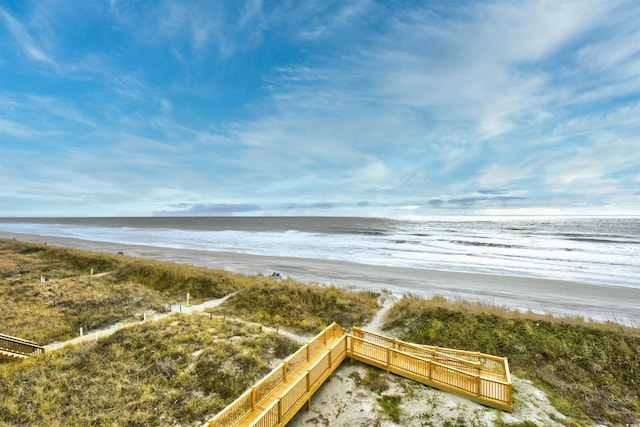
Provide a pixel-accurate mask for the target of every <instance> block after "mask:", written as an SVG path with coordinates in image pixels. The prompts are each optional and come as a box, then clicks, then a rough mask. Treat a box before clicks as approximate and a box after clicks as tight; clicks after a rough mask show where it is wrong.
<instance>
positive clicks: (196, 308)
mask: <svg viewBox="0 0 640 427" xmlns="http://www.w3.org/2000/svg"><path fill="white" fill-rule="evenodd" d="M233 295H235V293H232V294H229V295H227V296H224V297H222V298H218V299H214V300H210V301H206V302H204V303H202V304H195V305H191V306H189V307H185V306H179V305H172V306H171V311H168V312H166V313H152V312H150V313H148V314H146V313H143V314H142V317H143V320H133V321H128V322H118V323H116V324H114V325H111V326H109V327H108V328H105V329H99V330H95V331H83V335H81V336H78V337H75V338H72V339H70V340H67V341H62V342H54V343H51V344H48V345H45V346H44V348H45V351H55V350H59V349H61V348H63V347H66V346H68V345H76V344H80V343H83V342H88V341H91V340H94V341H98V340H100V339H101V338H106V337H108V336H110V335H113V334H114V333H116V332H118V331H120V330H122V329H125V328H130V327H132V326H135V325H139V324H140V323H144V322H153V321H158V320H160V319H164V318H166V317H167V316H171V315H173V314H176V313H184V314H193V313H203V312H204V310H206V309H208V308H213V307H217V306H219V305H220V304H222V303H224V302H225V301H226V300H227V299H229V298H231V297H232V296H233Z"/></svg>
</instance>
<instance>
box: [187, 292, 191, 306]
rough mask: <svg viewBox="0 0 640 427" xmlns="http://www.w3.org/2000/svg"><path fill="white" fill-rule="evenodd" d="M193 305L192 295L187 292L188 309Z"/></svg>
mask: <svg viewBox="0 0 640 427" xmlns="http://www.w3.org/2000/svg"><path fill="white" fill-rule="evenodd" d="M190 305H191V294H190V293H189V292H187V307H189V306H190Z"/></svg>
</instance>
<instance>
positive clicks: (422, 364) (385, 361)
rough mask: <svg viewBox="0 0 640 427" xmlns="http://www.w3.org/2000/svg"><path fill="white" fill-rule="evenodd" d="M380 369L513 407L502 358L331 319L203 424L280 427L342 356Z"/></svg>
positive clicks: (500, 406)
mask: <svg viewBox="0 0 640 427" xmlns="http://www.w3.org/2000/svg"><path fill="white" fill-rule="evenodd" d="M347 357H350V358H351V359H354V360H359V361H362V362H364V363H367V364H370V365H373V366H376V367H378V368H381V369H385V370H387V371H388V372H392V373H395V374H398V375H401V376H404V377H407V378H410V379H413V380H415V381H418V382H421V383H423V384H427V385H430V386H432V387H435V388H438V389H442V390H446V391H450V392H454V393H457V394H460V395H463V396H465V397H468V398H470V399H472V400H475V401H477V402H480V403H482V404H485V405H487V406H491V407H494V408H498V409H502V410H506V411H512V409H513V405H512V385H511V377H510V374H509V365H508V363H507V360H506V358H501V357H496V356H490V355H486V354H482V353H474V352H466V351H459V350H453V349H444V348H439V347H429V346H420V345H415V344H411V343H406V342H403V341H399V340H395V339H392V338H389V337H386V336H384V335H380V334H375V333H372V332H367V331H364V330H362V329H359V328H354V329H353V333H352V334H347V332H346V331H345V329H344V328H342V327H340V326H339V325H337V324H335V323H334V324H332V325H330V326H329V327H327V328H326V329H325V330H324V331H323V332H321V333H320V334H318V335H317V336H316V337H315V338H313V339H312V340H311V341H310V342H309V343H308V344H306V345H304V346H303V347H302V348H301V349H300V350H298V351H297V352H296V353H294V354H293V355H292V356H290V357H289V358H288V359H286V360H285V361H284V362H283V363H282V364H281V365H280V366H278V367H277V368H276V369H274V370H273V371H272V372H271V373H270V374H268V375H267V376H266V377H264V378H263V379H262V380H260V381H259V382H258V383H257V384H256V385H254V386H253V387H251V388H250V389H249V390H247V391H246V392H245V393H244V394H243V395H242V396H240V397H239V398H238V399H236V400H235V401H234V402H233V403H231V404H230V405H229V406H227V407H226V408H225V409H224V410H222V411H221V412H220V413H219V414H217V415H216V416H215V417H214V418H213V419H211V420H210V421H209V423H208V426H209V427H214V426H216V427H218V426H225V427H227V426H229V427H231V426H260V427H272V426H284V425H286V424H287V423H288V422H289V421H290V420H291V419H292V418H293V416H294V415H295V414H296V413H297V412H298V411H299V410H300V408H302V407H303V406H304V404H305V403H308V404H309V405H310V404H311V397H312V396H313V394H314V393H315V392H316V391H317V390H318V389H319V388H320V387H321V386H322V384H323V383H324V382H325V381H326V380H327V379H328V378H330V377H331V375H332V374H333V372H334V371H335V370H336V368H337V367H338V366H339V365H340V364H341V363H342V362H343V361H344V360H345V359H346V358H347Z"/></svg>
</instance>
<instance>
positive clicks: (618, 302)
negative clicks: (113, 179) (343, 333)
mask: <svg viewBox="0 0 640 427" xmlns="http://www.w3.org/2000/svg"><path fill="white" fill-rule="evenodd" d="M0 237H2V238H6V239H12V238H15V239H16V240H22V241H28V242H38V243H45V242H46V243H47V244H51V245H57V246H66V247H73V248H80V249H87V250H92V251H98V252H107V253H118V252H122V253H124V254H125V255H128V256H133V257H140V258H148V259H156V260H161V261H170V262H177V263H183V264H191V265H198V266H205V267H210V268H218V269H225V270H229V271H234V272H239V273H246V274H266V275H270V274H271V273H272V272H279V273H280V274H281V275H282V276H283V277H288V278H292V279H295V280H299V281H303V282H310V283H319V284H333V285H336V286H352V287H356V288H362V289H371V290H375V291H380V290H383V289H386V290H388V291H390V292H392V293H393V294H394V295H397V296H402V295H406V294H413V295H418V296H422V297H431V296H435V295H439V296H443V297H445V298H447V299H450V300H465V301H480V302H484V303H487V304H491V305H497V306H502V307H507V308H511V309H518V310H521V311H522V310H524V311H526V310H531V311H534V312H536V313H549V314H552V315H554V316H570V317H575V316H580V317H582V318H584V319H585V320H596V321H613V322H617V323H621V324H624V325H628V326H635V327H640V285H639V287H638V288H631V287H622V286H610V285H596V284H589V283H580V282H572V281H565V280H547V279H538V278H530V277H519V276H501V275H491V274H475V273H462V272H450V271H439V270H427V269H419V268H408V267H391V266H384V265H369V264H358V263H353V262H344V261H328V260H320V259H309V258H293V257H278V256H259V255H247V254H238V253H230V252H210V251H198V250H189V249H174V248H161V247H152V246H142V245H124V244H118V243H107V242H94V241H87V240H79V239H70V238H64V237H50V236H38V235H28V234H17V233H6V232H0Z"/></svg>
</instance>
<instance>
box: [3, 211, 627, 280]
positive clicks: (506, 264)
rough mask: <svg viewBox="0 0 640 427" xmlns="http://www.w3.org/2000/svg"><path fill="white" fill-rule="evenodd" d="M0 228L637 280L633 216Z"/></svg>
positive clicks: (87, 222)
mask: <svg viewBox="0 0 640 427" xmlns="http://www.w3.org/2000/svg"><path fill="white" fill-rule="evenodd" d="M0 231H2V232H7V233H26V234H37V235H42V236H58V237H70V238H76V239H83V240H92V241H101V242H113V243H121V244H132V245H148V246H156V247H167V248H180V249H196V250H203V251H223V252H234V253H244V254H254V255H268V256H285V257H302V258H313V259H325V260H338V261H350V262H356V263H363V264H374V265H386V266H400V267H412V268H422V269H435V270H444V271H456V272H473V273H486V274H497V275H510V276H525V277H537V278H547V279H563V280H571V281H578V282H587V283H597V284H604V285H617V286H627V287H635V288H640V218H635V217H634V218H631V217H616V218H612V217H581V218H575V217H467V216H464V217H462V216H460V217H432V218H427V219H423V220H399V219H382V218H353V217H149V218H140V217H134V218H0Z"/></svg>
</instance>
